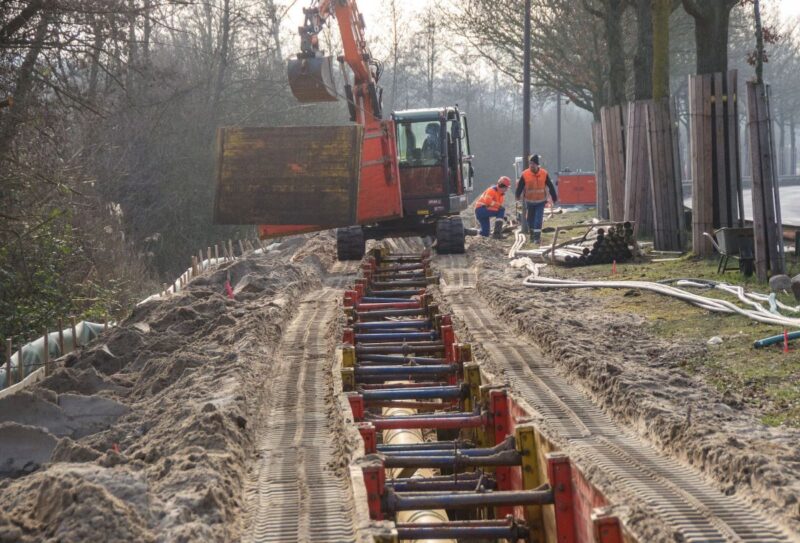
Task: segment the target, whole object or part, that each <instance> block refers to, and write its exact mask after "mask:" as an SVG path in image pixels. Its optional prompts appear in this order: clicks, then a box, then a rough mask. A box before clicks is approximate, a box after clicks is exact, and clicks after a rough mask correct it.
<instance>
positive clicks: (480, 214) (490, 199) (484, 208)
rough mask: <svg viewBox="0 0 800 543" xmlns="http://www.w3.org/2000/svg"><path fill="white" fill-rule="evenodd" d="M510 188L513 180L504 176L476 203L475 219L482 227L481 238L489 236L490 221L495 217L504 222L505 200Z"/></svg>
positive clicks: (484, 192)
mask: <svg viewBox="0 0 800 543" xmlns="http://www.w3.org/2000/svg"><path fill="white" fill-rule="evenodd" d="M510 186H511V179H509V178H508V177H506V176H503V177H501V178H500V179H498V180H497V184H495V185H492V186H491V187H489V188H488V189H486V190H485V191H483V194H481V197H480V198H478V201H477V202H475V218H476V219H478V222H479V223H480V225H481V236H483V237H488V236H489V219H491V218H492V217H495V218H497V219H500V220H502V219H503V218H504V217H505V216H506V208H505V207H503V200H504V199H505V197H506V191H507V190H508V187H510Z"/></svg>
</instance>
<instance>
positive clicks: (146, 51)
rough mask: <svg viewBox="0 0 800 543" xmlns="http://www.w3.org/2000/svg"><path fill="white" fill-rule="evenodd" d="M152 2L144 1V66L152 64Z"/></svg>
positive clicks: (150, 0)
mask: <svg viewBox="0 0 800 543" xmlns="http://www.w3.org/2000/svg"><path fill="white" fill-rule="evenodd" d="M151 7H152V0H144V35H143V36H142V64H144V65H145V66H148V65H149V64H150V34H151V33H152V28H153V25H152V22H151V21H150V8H151Z"/></svg>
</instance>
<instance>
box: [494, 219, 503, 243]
mask: <svg viewBox="0 0 800 543" xmlns="http://www.w3.org/2000/svg"><path fill="white" fill-rule="evenodd" d="M503 225H504V221H503V219H497V220H496V221H494V231H493V232H492V237H493V238H494V239H502V237H503Z"/></svg>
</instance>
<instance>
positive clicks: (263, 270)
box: [0, 234, 334, 542]
mask: <svg viewBox="0 0 800 543" xmlns="http://www.w3.org/2000/svg"><path fill="white" fill-rule="evenodd" d="M333 247H334V243H333V240H332V237H331V236H330V235H329V234H321V235H317V236H310V237H309V238H302V239H292V240H290V241H288V242H287V243H285V244H284V245H283V246H282V247H281V248H280V250H279V251H276V252H272V253H270V254H268V255H266V256H260V257H251V258H248V259H245V260H240V261H237V262H235V263H231V264H227V265H224V266H221V267H220V268H219V270H218V271H215V272H211V273H208V274H206V275H204V276H202V277H199V278H197V279H196V280H194V281H193V282H192V284H191V285H190V287H189V289H188V290H187V291H186V292H182V293H180V294H178V295H175V296H172V297H171V298H169V299H167V300H159V301H153V302H149V303H147V304H145V305H143V306H141V307H138V308H137V309H136V310H135V311H134V312H133V314H132V315H131V316H130V317H129V318H128V319H126V320H125V321H124V322H123V323H122V324H121V325H120V326H119V327H117V328H114V329H112V330H110V331H109V332H107V333H106V334H104V335H103V336H102V337H101V338H99V339H98V340H97V341H95V342H93V343H92V344H90V345H88V346H87V347H85V348H83V349H82V350H81V351H80V352H79V353H77V354H76V355H70V356H69V357H66V358H65V359H62V360H61V361H60V365H61V366H63V367H62V368H61V369H59V370H58V371H57V372H56V373H55V374H54V375H53V376H51V377H50V378H48V379H46V380H45V381H44V382H42V383H41V384H40V385H38V386H36V387H35V388H31V389H29V391H27V392H25V393H24V394H20V395H17V396H14V397H13V398H11V399H9V400H8V402H7V403H5V404H3V405H2V406H0V412H2V413H3V415H2V416H0V458H3V460H2V461H1V462H0V473H2V476H3V478H1V479H0V541H3V542H6V541H8V542H11V541H20V542H33V541H59V542H73V541H74V542H78V541H100V540H103V541H137V542H148V541H178V542H180V541H231V540H237V539H239V537H240V532H241V529H242V524H243V515H242V511H241V508H242V496H243V490H244V481H245V478H246V472H247V466H248V463H249V462H250V460H251V458H252V457H253V455H254V450H255V445H254V433H255V427H256V424H255V415H256V413H257V410H258V409H259V407H260V406H261V405H262V404H263V402H264V394H265V390H267V388H266V386H265V382H266V380H267V378H268V375H269V369H270V367H271V365H272V364H273V357H274V355H275V351H276V349H277V346H278V343H279V338H280V337H281V335H282V333H283V330H284V327H285V325H286V323H287V322H288V320H289V319H290V317H291V315H292V313H293V312H294V310H295V309H296V306H297V304H298V302H299V301H300V299H301V298H302V297H303V295H305V294H306V293H308V292H311V291H313V290H314V289H320V288H321V286H322V283H321V274H320V270H322V269H324V268H326V267H327V266H329V265H330V263H331V262H332V261H333ZM228 274H230V277H231V283H232V285H233V286H234V291H235V298H236V299H235V300H229V299H227V298H226V297H225V296H224V288H223V284H224V282H225V279H226V277H227V275H228Z"/></svg>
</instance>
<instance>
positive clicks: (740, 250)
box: [703, 226, 755, 277]
mask: <svg viewBox="0 0 800 543" xmlns="http://www.w3.org/2000/svg"><path fill="white" fill-rule="evenodd" d="M703 235H704V236H706V237H707V238H708V239H709V240H711V244H712V245H713V246H714V249H716V251H717V253H719V262H718V263H717V273H719V274H722V273H725V272H726V271H730V270H736V269H738V270H739V272H740V273H741V274H742V275H744V276H745V277H750V276H751V275H753V272H754V270H755V249H754V247H755V240H754V237H753V228H752V227H727V226H726V227H723V228H719V229H717V230H715V231H714V235H713V236H712V235H711V234H709V233H708V232H703ZM731 260H734V261H735V263H736V265H735V266H729V263H730V261H731Z"/></svg>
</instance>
